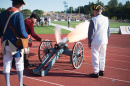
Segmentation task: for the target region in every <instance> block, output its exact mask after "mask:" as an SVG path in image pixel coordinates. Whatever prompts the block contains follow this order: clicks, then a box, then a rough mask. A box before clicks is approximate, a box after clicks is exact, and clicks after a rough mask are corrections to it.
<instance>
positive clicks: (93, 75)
mask: <svg viewBox="0 0 130 86" xmlns="http://www.w3.org/2000/svg"><path fill="white" fill-rule="evenodd" d="M89 75H90V76H91V77H93V78H98V77H99V74H98V73H97V74H94V73H90V74H89Z"/></svg>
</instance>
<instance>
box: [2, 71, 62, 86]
mask: <svg viewBox="0 0 130 86" xmlns="http://www.w3.org/2000/svg"><path fill="white" fill-rule="evenodd" d="M0 71H3V70H2V69H0ZM10 73H11V74H13V75H17V73H13V72H10ZM23 77H25V78H28V79H32V80H35V81H39V82H44V83H48V84H52V85H57V86H64V85H61V84H57V83H53V82H49V81H45V80H40V79H36V78H32V77H28V76H25V75H23Z"/></svg>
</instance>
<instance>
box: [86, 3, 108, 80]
mask: <svg viewBox="0 0 130 86" xmlns="http://www.w3.org/2000/svg"><path fill="white" fill-rule="evenodd" d="M92 9H93V12H94V17H93V18H92V19H91V21H90V25H89V31H88V47H89V48H90V49H91V60H92V65H93V71H94V73H90V76H91V77H94V78H98V77H99V76H103V75H104V70H105V57H106V49H107V44H108V38H109V36H110V27H109V19H108V18H107V17H105V16H103V15H102V14H101V13H102V11H103V9H104V8H103V7H102V6H101V5H98V6H96V5H93V6H92ZM99 64H100V65H99Z"/></svg>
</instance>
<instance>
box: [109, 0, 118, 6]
mask: <svg viewBox="0 0 130 86" xmlns="http://www.w3.org/2000/svg"><path fill="white" fill-rule="evenodd" d="M117 6H118V1H117V0H110V1H109V2H108V7H117Z"/></svg>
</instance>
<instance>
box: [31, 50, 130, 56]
mask: <svg viewBox="0 0 130 86" xmlns="http://www.w3.org/2000/svg"><path fill="white" fill-rule="evenodd" d="M31 49H38V48H31ZM84 52H91V51H84ZM106 54H108V55H116V56H121V57H130V56H126V55H118V54H109V53H106Z"/></svg>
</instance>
